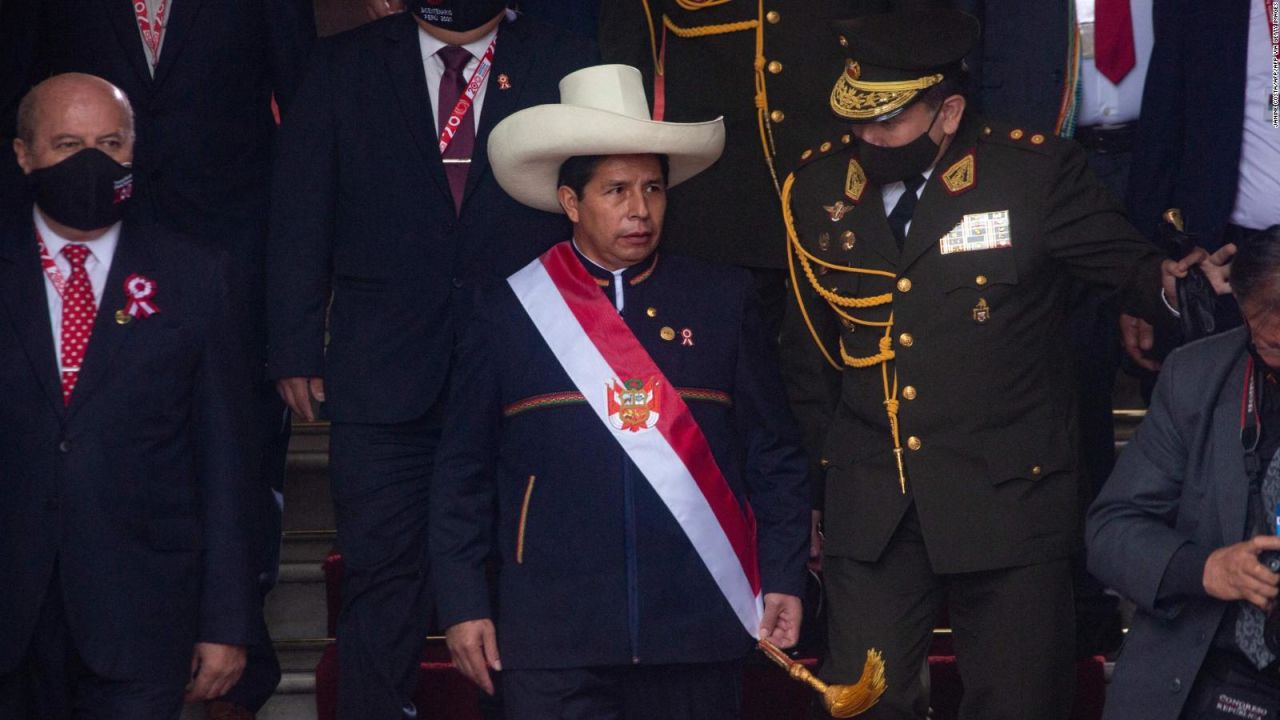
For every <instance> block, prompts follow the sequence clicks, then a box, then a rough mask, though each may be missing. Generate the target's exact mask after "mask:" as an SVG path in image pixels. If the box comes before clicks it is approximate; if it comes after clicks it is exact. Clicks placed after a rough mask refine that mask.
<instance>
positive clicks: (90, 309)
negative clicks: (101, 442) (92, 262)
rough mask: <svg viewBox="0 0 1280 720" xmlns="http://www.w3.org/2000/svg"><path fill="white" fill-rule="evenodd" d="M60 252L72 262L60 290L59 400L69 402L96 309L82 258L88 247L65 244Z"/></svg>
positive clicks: (87, 252) (83, 258)
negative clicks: (68, 273) (67, 276)
mask: <svg viewBox="0 0 1280 720" xmlns="http://www.w3.org/2000/svg"><path fill="white" fill-rule="evenodd" d="M62 255H63V257H65V258H66V259H67V262H69V263H71V277H69V278H68V279H67V284H66V286H65V287H64V288H63V291H62V402H63V403H64V404H70V403H71V392H72V391H73V390H75V389H76V379H77V378H78V377H79V376H80V364H81V362H83V361H84V349H85V348H86V347H87V346H88V345H89V335H90V334H92V333H93V317H94V315H96V314H97V313H98V308H97V304H96V303H94V301H93V286H92V285H90V284H89V273H88V272H87V271H86V270H85V269H84V261H85V260H87V259H88V258H89V255H90V252H89V248H87V247H85V246H84V245H81V244H79V243H68V244H67V245H65V246H63V248H62Z"/></svg>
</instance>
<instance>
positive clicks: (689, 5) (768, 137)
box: [640, 0, 781, 193]
mask: <svg viewBox="0 0 1280 720" xmlns="http://www.w3.org/2000/svg"><path fill="white" fill-rule="evenodd" d="M640 1H641V2H642V3H643V4H644V11H645V17H646V18H648V20H649V48H650V50H651V52H652V54H653V67H654V71H655V72H656V73H657V74H659V75H662V74H664V72H665V68H663V66H662V63H661V62H660V61H659V59H658V41H657V37H656V33H655V28H654V26H653V15H652V13H651V12H650V10H649V0H640ZM675 1H676V5H678V6H679V7H680V8H681V9H682V10H689V11H694V10H705V9H707V8H712V7H716V6H719V5H725V4H727V3H729V2H731V1H732V0H675ZM662 26H663V27H664V28H665V29H667V30H670V31H671V32H672V34H674V35H675V36H676V37H680V38H685V39H688V38H698V37H709V36H712V35H728V34H729V33H736V32H743V31H745V30H755V31H756V56H755V60H754V61H753V62H752V70H753V72H754V74H755V83H756V95H755V106H756V123H757V125H758V126H759V128H760V147H761V149H762V150H763V151H764V162H765V165H766V166H768V168H769V177H770V178H772V179H773V189H774V191H775V192H779V193H781V190H780V186H779V185H778V172H777V170H776V169H774V164H773V156H774V153H775V150H774V144H773V122H772V121H771V120H770V119H769V113H768V112H767V110H768V108H769V95H768V91H767V89H766V84H765V79H764V67H765V62H764V0H759V2H758V4H757V17H756V19H755V20H743V21H741V22H734V23H722V24H719V25H703V26H700V27H695V28H683V27H680V26H679V25H676V24H675V23H674V22H672V21H671V18H669V17H667V16H666V15H665V14H664V15H663V16H662Z"/></svg>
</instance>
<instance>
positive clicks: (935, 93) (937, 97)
mask: <svg viewBox="0 0 1280 720" xmlns="http://www.w3.org/2000/svg"><path fill="white" fill-rule="evenodd" d="M952 95H959V96H961V97H966V98H967V97H968V96H969V71H968V70H966V69H965V68H964V67H963V66H957V67H956V68H955V69H954V70H947V71H945V73H944V74H943V76H942V82H939V83H938V84H937V85H934V86H933V87H931V88H929V89H928V90H925V91H924V95H923V96H921V98H920V100H921V101H922V102H924V103H925V104H926V105H928V106H929V107H930V108H932V109H934V110H937V109H938V107H939V106H940V105H942V103H943V101H944V100H946V99H947V98H949V97H951V96H952Z"/></svg>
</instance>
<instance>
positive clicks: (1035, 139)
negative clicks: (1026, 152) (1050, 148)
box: [1031, 133, 1044, 145]
mask: <svg viewBox="0 0 1280 720" xmlns="http://www.w3.org/2000/svg"><path fill="white" fill-rule="evenodd" d="M1043 143H1044V136H1043V135H1041V134H1040V133H1036V134H1035V135H1032V136H1031V144H1032V145H1041V144H1043Z"/></svg>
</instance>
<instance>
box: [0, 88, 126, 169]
mask: <svg viewBox="0 0 1280 720" xmlns="http://www.w3.org/2000/svg"><path fill="white" fill-rule="evenodd" d="M13 148H14V152H15V153H16V154H17V156H18V164H19V165H20V166H22V171H23V172H24V173H27V174H30V173H31V171H33V170H39V169H40V168H45V167H49V166H50V165H56V164H58V163H60V162H62V161H63V160H65V159H67V158H68V157H70V156H72V155H74V154H76V153H77V152H80V151H81V150H84V149H85V148H97V149H98V150H101V151H102V152H104V153H106V154H107V155H109V156H111V158H112V159H113V160H115V161H116V162H118V163H120V164H122V165H123V164H128V163H130V162H132V161H133V137H132V133H131V132H130V128H129V117H128V114H127V112H126V110H125V107H124V105H123V104H122V103H121V102H120V100H118V99H117V98H115V97H114V96H113V95H112V94H111V93H110V92H106V91H103V90H102V89H101V88H100V87H91V86H70V85H69V86H67V87H61V86H60V87H55V88H50V90H49V92H47V93H46V94H45V95H44V97H42V98H40V102H39V106H38V108H37V110H36V122H35V132H34V133H33V137H32V139H31V142H30V143H29V144H28V143H24V142H23V141H22V140H21V139H19V140H15V141H14V144H13Z"/></svg>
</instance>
